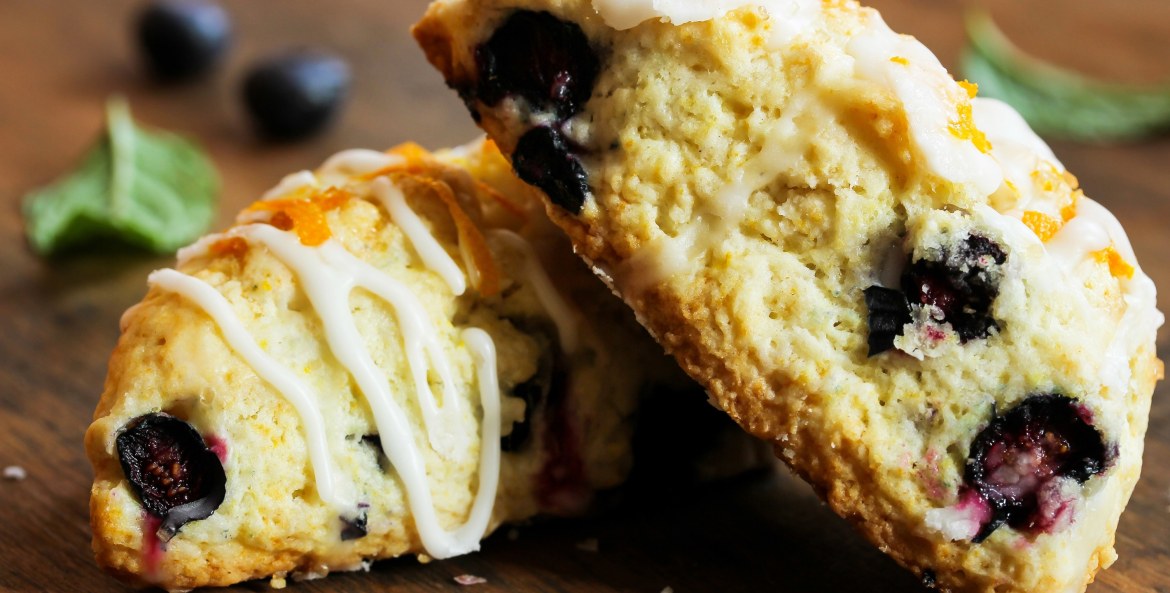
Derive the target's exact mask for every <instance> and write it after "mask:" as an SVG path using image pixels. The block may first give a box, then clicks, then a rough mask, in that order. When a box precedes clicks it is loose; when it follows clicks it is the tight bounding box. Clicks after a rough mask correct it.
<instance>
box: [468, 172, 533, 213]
mask: <svg viewBox="0 0 1170 593" xmlns="http://www.w3.org/2000/svg"><path fill="white" fill-rule="evenodd" d="M475 189H476V191H479V192H481V193H483V194H484V195H486V196H487V197H489V198H491V199H492V200H493V201H494V202H496V203H497V204H499V205H500V207H501V208H503V209H504V210H507V211H508V213H509V214H512V215H513V216H515V217H517V218H519V219H520V220H528V213H526V212H525V211H524V209H523V208H521V207H520V205H519V204H517V203H515V202H513V201H512V200H509V199H508V198H507V196H505V195H504V194H502V193H500V192H498V191H496V190H495V189H494V188H493V187H492V186H490V185H488V184H486V183H484V182H482V181H480V180H478V179H476V180H475Z"/></svg>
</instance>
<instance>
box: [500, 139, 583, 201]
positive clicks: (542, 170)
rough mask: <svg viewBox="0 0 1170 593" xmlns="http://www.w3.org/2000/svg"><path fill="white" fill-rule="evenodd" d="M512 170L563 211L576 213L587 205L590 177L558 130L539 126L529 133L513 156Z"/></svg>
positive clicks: (519, 143) (517, 146) (521, 140)
mask: <svg viewBox="0 0 1170 593" xmlns="http://www.w3.org/2000/svg"><path fill="white" fill-rule="evenodd" d="M512 168H513V169H515V170H516V175H517V176H518V177H520V179H523V180H524V181H527V182H528V183H530V184H532V185H535V186H536V187H538V188H540V189H541V190H542V191H544V193H545V194H547V195H548V197H549V199H550V200H552V202H553V203H554V204H556V205H558V206H560V207H561V208H564V209H565V210H567V211H569V212H571V213H573V214H577V213H580V212H581V208H583V207H584V206H585V200H586V199H587V198H588V197H589V193H590V190H589V176H588V175H587V174H586V173H585V168H584V167H583V166H581V161H579V160H577V157H576V155H574V154H573V152H572V151H571V150H570V148H569V143H568V142H567V141H566V140H565V137H564V136H563V135H562V134H561V133H560V132H559V131H557V130H555V129H553V128H546V127H538V128H532V129H531V130H529V131H528V132H526V133H525V134H524V135H523V136H521V137H520V141H519V142H517V143H516V150H515V151H514V152H513V153H512Z"/></svg>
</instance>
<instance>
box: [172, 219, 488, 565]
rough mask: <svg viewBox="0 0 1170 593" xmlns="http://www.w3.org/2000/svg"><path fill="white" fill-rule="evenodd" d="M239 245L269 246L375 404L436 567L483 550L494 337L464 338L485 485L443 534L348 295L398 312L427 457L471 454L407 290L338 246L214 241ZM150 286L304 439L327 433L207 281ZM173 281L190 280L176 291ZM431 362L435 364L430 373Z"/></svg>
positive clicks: (331, 489) (329, 464)
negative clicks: (471, 365)
mask: <svg viewBox="0 0 1170 593" xmlns="http://www.w3.org/2000/svg"><path fill="white" fill-rule="evenodd" d="M235 236H239V237H243V238H245V239H247V240H248V241H250V242H254V243H259V244H263V245H265V246H266V247H267V248H268V249H269V250H270V251H271V252H272V253H273V255H275V256H276V257H277V258H278V259H280V260H281V261H283V262H284V263H285V264H286V265H288V266H289V267H290V268H291V269H292V270H293V272H294V273H295V274H296V275H297V277H298V278H299V279H300V282H301V285H302V286H303V288H304V290H305V292H306V294H307V296H308V297H309V300H310V302H311V303H312V305H313V308H314V309H315V310H316V311H317V314H318V316H319V317H320V319H321V322H322V325H323V326H324V329H325V335H326V341H327V342H328V345H329V348H330V350H331V351H332V352H333V354H334V356H336V358H337V359H338V360H339V361H340V362H341V363H342V365H343V366H345V367H346V369H347V370H348V371H349V373H350V374H351V376H353V378H354V380H355V381H356V382H357V384H358V386H359V387H360V388H361V390H362V393H363V394H364V396H365V398H366V400H367V402H368V403H369V406H370V409H371V411H372V412H373V415H374V419H375V424H376V425H377V427H378V431H379V434H380V436H381V438H382V446H383V450H384V451H385V453H386V456H387V458H388V459H389V460H390V462H391V463H392V464H393V465H394V467H395V470H396V471H397V473H398V475H399V477H400V479H401V480H402V483H403V486H404V487H405V489H406V494H407V503H408V505H409V507H410V511H411V515H412V516H413V518H414V522H415V525H416V526H417V528H418V532H419V537H420V538H421V540H422V543H423V546H424V548H425V549H426V551H427V553H428V554H429V555H431V556H432V557H435V558H447V557H450V556H454V555H458V554H463V553H466V552H470V551H474V550H476V549H478V547H479V540H480V539H481V538H482V537H483V534H484V531H485V530H486V527H487V524H488V520H489V519H490V516H491V508H492V505H493V504H494V501H495V495H496V489H497V486H498V480H499V456H500V442H499V432H500V426H499V423H500V419H499V416H500V412H499V408H500V401H499V399H500V393H499V386H498V380H497V379H496V376H495V364H496V361H495V350H494V345H493V344H492V343H491V339H490V337H489V336H487V334H486V333H484V332H482V331H481V330H474V329H471V330H467V331H465V333H464V335H463V338H464V341H465V342H466V343H467V344H468V347H469V348H471V349H472V352H473V355H474V356H475V358H476V367H477V371H476V372H477V376H478V377H479V380H478V384H479V392H480V399H481V406H482V408H483V419H482V428H481V435H482V440H481V443H480V457H481V459H480V470H479V473H480V477H479V486H478V489H477V491H476V495H475V496H476V498H475V501H474V503H473V506H472V511H471V514H470V516H469V519H468V521H467V522H466V523H464V524H463V525H462V526H461V527H459V528H458V529H456V530H455V531H447V530H444V529H443V528H442V526H441V525H440V524H439V520H438V516H437V513H436V510H435V508H434V504H433V499H432V497H431V492H430V486H429V484H428V483H427V478H426V468H425V464H424V461H423V457H422V454H421V452H420V451H419V449H418V448H417V447H416V445H415V443H414V441H413V438H412V437H411V435H412V434H413V433H412V429H411V426H410V423H409V422H408V421H407V417H406V415H405V413H404V411H403V410H402V409H401V408H400V407H399V405H398V404H397V402H396V401H395V400H394V397H393V394H392V393H391V392H390V390H389V385H388V382H387V378H386V377H385V375H384V374H383V373H382V371H381V370H380V369H379V368H378V367H377V366H376V365H375V363H374V362H373V360H372V359H371V357H370V353H369V350H368V349H367V348H365V347H364V346H363V344H364V340H363V338H362V336H361V334H360V333H359V331H358V329H357V326H356V323H355V320H354V317H353V314H352V311H351V309H350V306H349V295H350V294H351V293H352V291H353V290H354V289H356V288H363V289H365V290H367V291H369V292H371V293H373V294H374V295H376V296H377V297H379V298H381V299H383V300H384V301H386V302H388V303H390V304H391V305H392V307H393V308H394V310H395V315H396V317H397V320H398V323H399V327H400V331H401V332H402V335H403V342H404V350H405V351H406V355H407V361H408V365H409V367H410V369H411V375H412V378H413V380H414V383H415V395H416V399H417V401H418V404H419V408H420V410H421V411H422V414H423V423H424V430H425V431H426V433H427V435H428V439H429V442H430V444H431V447H432V448H433V449H434V450H435V451H436V452H438V453H439V454H440V455H442V456H444V457H447V458H452V457H455V456H457V455H458V454H462V453H463V452H465V451H467V450H469V449H470V448H471V446H472V444H471V443H470V442H469V441H470V438H471V437H469V436H468V435H465V434H462V433H460V432H459V431H457V430H454V429H455V427H456V426H458V422H457V418H458V415H459V414H460V413H461V410H462V407H463V406H462V404H461V402H460V400H459V398H458V395H457V393H456V392H455V381H454V377H453V375H452V372H451V369H450V365H449V362H448V360H447V357H446V353H445V352H444V351H443V349H442V346H441V344H440V343H439V342H438V339H437V333H436V331H435V328H434V327H433V326H432V325H431V323H430V321H429V318H428V317H427V314H426V311H425V309H424V308H423V307H422V304H421V303H420V302H419V301H418V298H417V296H416V295H415V294H414V293H413V292H412V291H411V290H409V289H408V288H406V287H405V286H404V285H402V284H401V283H399V282H397V281H396V280H394V279H393V278H391V277H389V276H388V275H386V274H384V273H382V272H381V271H379V270H378V269H376V268H374V267H373V266H371V265H370V264H367V263H366V262H364V261H362V260H360V259H358V258H357V257H355V256H354V255H352V254H351V253H349V252H348V251H346V250H345V249H344V248H343V247H341V245H340V244H339V243H337V242H336V241H335V240H333V239H330V240H328V241H326V242H325V243H323V244H322V245H320V246H318V247H306V246H304V245H302V244H301V243H300V241H299V239H298V238H297V237H296V235H295V234H292V233H289V232H286V231H281V230H279V229H276V228H274V227H271V226H268V225H263V224H252V225H246V226H239V227H235V228H233V229H231V230H230V231H228V232H227V233H225V234H223V235H220V236H218V237H216V238H215V239H216V240H218V239H222V238H225V237H235ZM432 239H433V238H432ZM211 242H213V241H212V240H208V241H201V242H199V243H198V244H197V245H196V246H192V247H191V248H189V250H188V251H187V257H194V256H195V255H197V254H198V251H199V250H200V249H202V250H203V251H205V250H206V248H207V247H208V246H209V245H210V244H211ZM154 277H155V278H157V279H161V282H160V283H159V286H160V287H162V288H166V289H169V290H174V291H176V292H179V293H180V294H183V295H184V296H187V297H188V298H191V299H192V300H193V301H194V302H196V304H198V305H200V306H201V307H202V308H204V309H205V310H207V311H208V312H209V314H211V315H212V317H213V319H214V320H215V321H216V323H217V324H218V325H219V326H220V327H221V329H222V330H223V332H224V334H225V336H227V337H228V341H229V344H230V345H231V346H232V348H233V349H235V350H237V351H238V352H241V355H242V356H244V357H245V359H246V360H247V361H248V362H249V364H251V365H252V366H253V368H255V369H257V373H258V374H259V375H261V377H262V378H264V379H265V380H266V381H268V382H269V383H270V384H272V385H273V386H274V387H275V388H277V389H278V390H279V391H280V392H281V393H282V394H283V395H284V396H285V397H286V398H289V400H290V401H293V402H294V405H295V406H296V407H297V409H298V413H299V414H300V415H301V417H302V421H303V422H304V423H305V425H306V432H307V433H308V432H309V427H310V426H317V427H319V428H315V429H313V430H315V431H323V428H320V424H321V423H322V419H321V415H320V412H319V411H317V410H316V409H315V408H310V407H303V406H305V405H306V402H309V403H311V401H312V399H313V398H311V397H309V396H307V395H304V394H306V393H309V392H307V391H304V390H303V385H302V386H301V391H298V390H297V389H298V387H297V385H296V384H294V383H290V382H289V381H288V378H289V376H290V374H289V372H288V371H287V370H286V369H281V368H280V367H279V365H278V364H277V363H275V362H272V361H271V360H270V359H267V358H265V357H266V356H267V355H265V354H264V353H263V351H262V350H260V349H259V347H257V346H256V345H255V343H254V341H252V339H251V337H250V336H249V335H248V334H247V332H246V330H244V329H243V326H242V324H241V323H240V321H239V320H238V318H236V317H235V315H234V312H232V311H231V309H230V307H228V306H227V303H226V300H225V299H224V298H223V297H222V295H219V293H218V292H216V291H215V290H214V289H213V288H211V287H210V286H209V285H207V284H205V283H203V282H202V281H201V280H198V279H195V278H193V277H191V276H186V275H184V274H181V273H179V272H176V271H173V270H163V271H160V272H158V273H156V276H154ZM175 278H185V279H189V280H181V281H175V280H174V279H175ZM200 287H202V288H200ZM208 291H210V292H208ZM211 293H214V296H212V295H211ZM216 297H218V299H217V298H216ZM427 362H429V363H430V366H429V368H428V365H427ZM429 371H434V373H435V374H436V375H437V376H438V378H439V382H440V383H441V384H442V389H443V401H442V405H441V406H440V405H439V402H437V401H436V400H435V397H434V394H433V393H432V391H431V387H430V385H429V382H428V373H429ZM298 402H299V404H298ZM314 434H316V433H314ZM321 434H323V432H322V433H321ZM307 441H308V446H309V449H310V461H311V463H312V464H313V467H314V471H315V472H316V474H317V477H318V480H317V482H318V490H319V491H320V493H321V496H322V499H323V500H326V501H327V502H329V503H330V504H333V505H334V506H335V507H336V508H337V509H338V511H339V512H341V513H342V514H352V513H353V509H354V508H356V507H355V506H354V504H353V503H352V495H350V496H348V497H347V496H344V491H343V490H342V488H341V487H340V486H338V485H337V483H336V478H335V476H336V475H337V472H336V470H335V468H334V465H333V460H332V458H331V457H330V456H329V453H328V448H327V445H326V442H325V440H324V438H323V436H318V437H317V438H312V437H311V436H310V438H308V439H307Z"/></svg>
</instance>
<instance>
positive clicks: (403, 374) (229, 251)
mask: <svg viewBox="0 0 1170 593" xmlns="http://www.w3.org/2000/svg"><path fill="white" fill-rule="evenodd" d="M535 193H536V192H534V191H533V190H532V189H531V188H529V187H528V186H526V185H525V184H523V183H522V182H520V181H519V180H517V179H516V178H515V177H514V176H513V175H512V173H511V171H510V168H509V166H508V163H507V161H506V160H504V158H503V157H502V155H500V153H499V151H498V150H496V149H495V147H494V145H493V144H491V143H490V142H479V143H474V144H471V145H468V146H467V147H463V148H461V149H458V150H453V151H444V152H440V153H436V154H434V155H431V154H428V153H426V152H425V151H423V150H422V149H420V148H418V147H416V146H404V147H401V148H399V149H395V150H392V151H390V152H388V153H381V152H375V151H365V150H353V151H345V152H342V153H340V154H338V155H336V156H334V157H333V158H331V159H329V160H328V161H327V162H326V163H325V164H324V165H323V166H322V167H321V168H320V169H318V170H317V171H315V172H309V171H302V172H300V173H296V174H294V175H290V176H288V177H287V178H285V179H284V180H283V181H282V182H281V183H280V184H279V185H278V186H277V187H276V188H274V189H273V190H272V191H270V192H269V193H268V194H267V195H266V196H264V199H263V200H261V201H259V202H256V203H255V204H254V205H252V206H251V207H249V208H247V209H246V210H244V211H243V212H242V213H241V214H240V215H239V217H238V219H237V224H236V225H235V226H233V227H232V228H230V229H228V230H226V231H224V232H222V233H219V234H214V235H210V236H208V237H205V238H204V239H201V240H200V241H199V242H197V243H196V244H194V245H192V246H190V247H188V248H185V249H184V250H182V251H181V252H180V253H179V257H178V265H177V266H176V269H164V270H160V271H157V272H155V273H153V274H152V275H151V276H150V290H149V292H148V294H147V296H146V297H145V299H144V300H143V301H142V302H141V303H140V304H138V305H136V306H134V307H132V308H131V309H130V310H128V311H127V312H126V314H125V316H124V317H123V319H122V337H121V339H120V341H119V343H118V346H117V349H116V351H115V352H114V354H113V357H112V359H111V361H110V367H109V375H108V377H107V380H106V384H105V389H104V392H103V394H102V397H101V401H100V403H99V405H98V407H97V411H96V413H95V419H94V422H93V424H92V425H91V426H90V428H89V430H88V432H87V433H86V449H87V452H88V455H89V457H90V460H91V462H92V464H93V467H94V473H95V481H94V486H93V490H92V498H91V518H92V527H93V533H94V550H95V553H96V556H97V560H98V562H99V564H101V565H102V566H104V567H105V568H107V569H108V570H110V571H112V572H114V573H116V574H118V575H120V576H122V577H124V578H126V579H128V580H131V581H134V582H137V583H141V584H153V585H157V586H161V587H164V588H167V589H171V590H180V589H190V588H193V587H199V586H205V585H227V584H231V583H236V582H240V581H244V580H247V579H253V578H258V577H265V576H269V575H272V576H273V578H274V580H275V581H277V582H281V581H283V579H284V578H285V577H286V576H295V577H298V578H299V577H316V576H321V575H323V574H325V573H328V572H329V571H335V570H353V569H358V568H363V567H368V565H369V562H370V560H373V559H377V558H387V557H393V556H399V555H402V554H418V555H425V556H428V557H431V558H446V557H449V556H453V555H457V554H462V553H466V552H469V551H472V550H475V549H477V548H478V546H479V541H480V540H481V539H482V538H483V537H484V536H485V535H486V534H487V533H489V532H491V531H492V530H493V529H494V528H495V527H496V526H498V525H499V524H500V523H501V522H503V521H517V520H522V519H525V518H528V517H531V516H533V515H535V514H537V513H543V514H559V515H571V514H576V513H580V512H581V511H583V510H585V509H586V507H587V506H588V505H589V503H590V499H591V497H592V495H593V493H594V492H595V491H598V490H600V489H606V488H611V487H613V486H616V485H617V484H619V483H620V482H621V481H622V480H623V479H624V478H625V476H626V474H627V472H628V470H629V467H630V465H631V462H632V459H631V455H630V450H631V438H632V431H633V415H634V412H635V410H636V406H637V403H638V400H639V398H640V397H642V394H643V393H644V392H645V391H646V388H647V386H648V385H659V386H662V385H665V386H667V387H666V388H671V387H672V386H677V385H678V383H677V381H676V375H677V374H678V373H677V366H675V374H672V372H671V370H670V367H671V366H673V362H672V361H670V359H669V358H668V357H666V356H665V355H664V354H662V352H661V349H660V348H658V347H657V346H656V345H655V344H654V342H653V341H652V340H651V339H650V338H649V337H648V336H645V335H644V332H643V330H641V328H639V327H638V326H637V324H636V323H635V322H634V320H633V317H632V315H630V314H629V312H628V310H626V308H625V307H624V306H622V304H621V303H620V301H618V300H617V299H614V298H612V296H611V295H609V294H608V291H607V290H606V288H605V287H604V285H602V284H601V283H600V282H598V281H597V279H596V278H594V277H593V275H592V274H590V273H589V270H588V268H587V267H586V266H584V265H583V264H582V263H581V262H580V260H578V259H577V258H576V257H574V256H573V254H572V252H571V251H570V250H569V249H568V245H567V241H566V240H565V239H564V237H563V235H562V234H561V233H560V232H559V231H558V230H557V229H556V228H555V227H553V226H552V225H551V224H550V223H549V222H548V219H547V217H545V215H544V212H543V207H542V206H541V204H540V201H539V199H538V198H536V197H535V195H534V194H535ZM712 413H714V410H712Z"/></svg>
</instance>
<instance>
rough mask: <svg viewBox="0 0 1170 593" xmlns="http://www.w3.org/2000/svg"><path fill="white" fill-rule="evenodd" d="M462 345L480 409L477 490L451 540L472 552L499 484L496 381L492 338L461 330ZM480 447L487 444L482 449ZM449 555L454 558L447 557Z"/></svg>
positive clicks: (498, 417)
mask: <svg viewBox="0 0 1170 593" xmlns="http://www.w3.org/2000/svg"><path fill="white" fill-rule="evenodd" d="M463 343H464V344H466V345H467V347H468V349H470V350H471V354H472V356H473V357H474V358H475V375H476V377H477V383H478V384H479V401H480V405H481V406H482V407H483V429H482V430H483V434H482V435H481V436H480V443H481V446H480V449H479V490H478V491H477V492H476V495H475V503H474V504H472V506H471V514H470V515H469V516H468V518H467V522H466V523H464V524H463V526H462V527H460V528H459V530H458V531H457V532H456V533H455V536H454V538H453V539H454V540H455V542H454V543H458V544H460V545H461V546H462V547H463V548H465V549H464V550H463V551H466V552H472V551H475V550H478V549H479V540H481V539H483V534H484V532H485V531H487V526H488V521H489V520H490V519H491V517H492V505H493V504H494V503H495V500H496V489H497V487H498V486H499V481H500V380H499V378H498V377H497V376H496V368H497V363H496V345H495V342H493V341H492V337H491V336H490V335H488V333H487V332H485V331H483V330H482V329H479V328H475V327H469V328H467V329H465V330H463ZM482 443H490V444H489V445H488V446H483V445H482ZM430 549H431V548H430V547H428V548H427V550H430ZM455 553H457V554H458V553H462V552H460V551H456V552H455ZM432 555H434V554H433V553H432ZM451 555H454V554H449V555H448V556H451ZM435 557H436V558H442V557H443V556H435Z"/></svg>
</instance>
